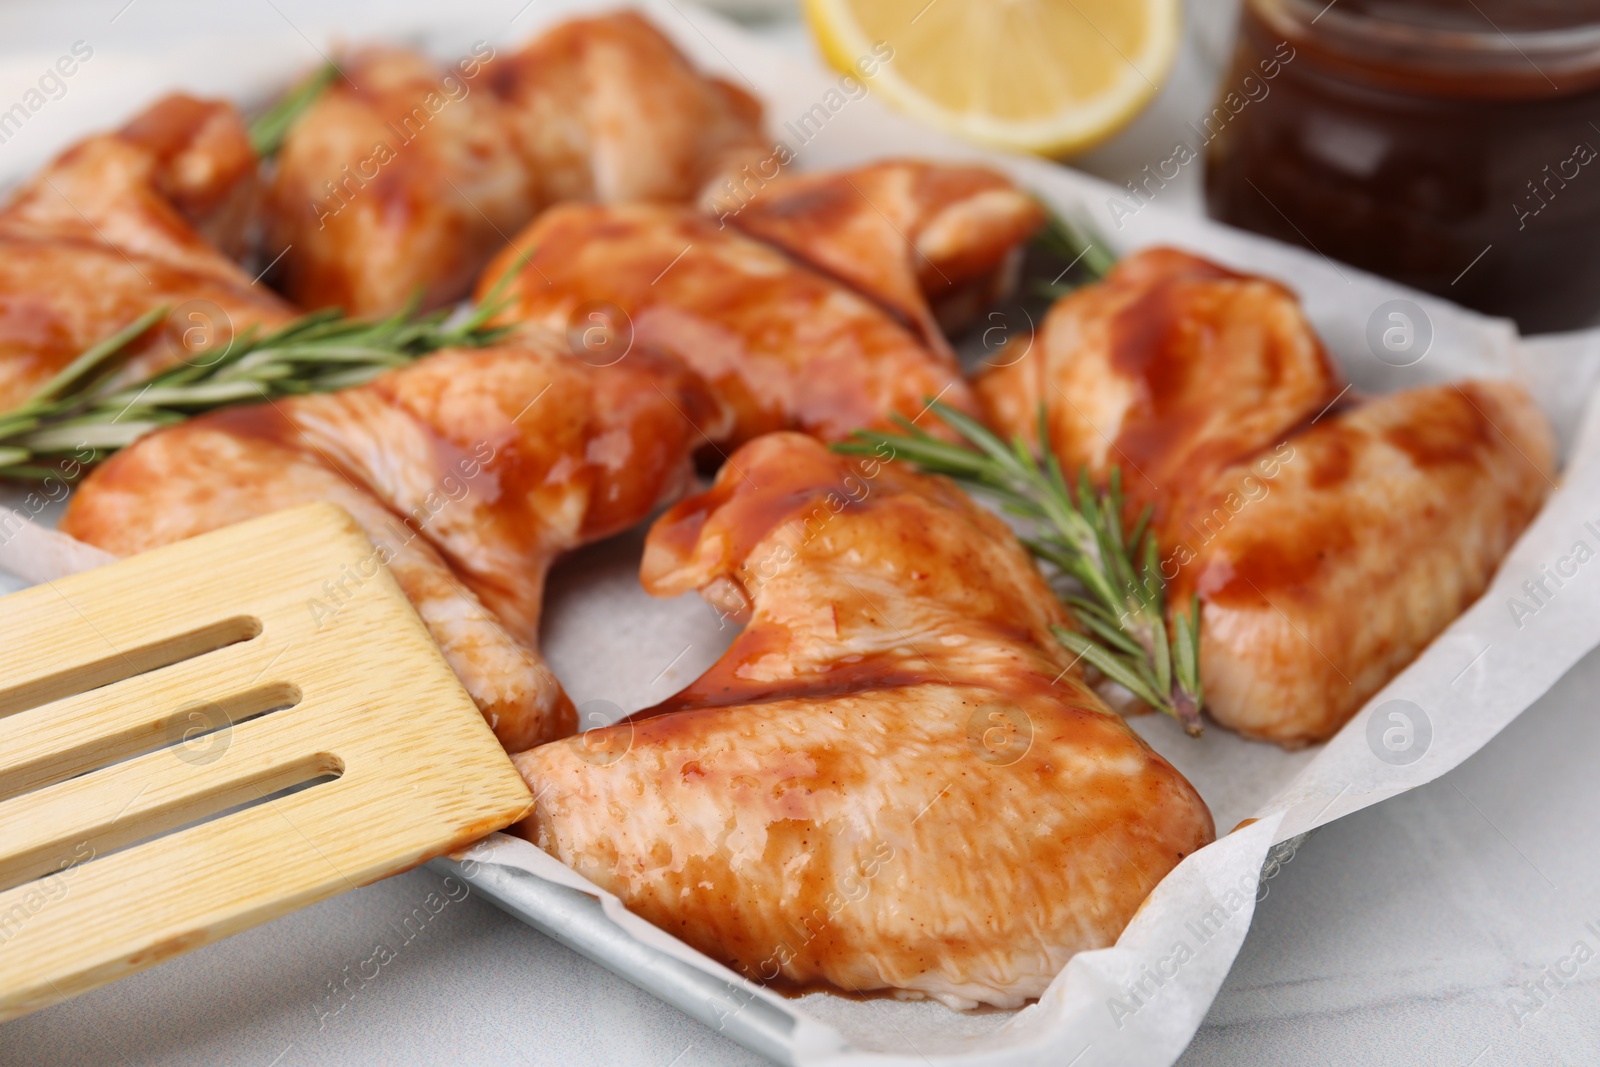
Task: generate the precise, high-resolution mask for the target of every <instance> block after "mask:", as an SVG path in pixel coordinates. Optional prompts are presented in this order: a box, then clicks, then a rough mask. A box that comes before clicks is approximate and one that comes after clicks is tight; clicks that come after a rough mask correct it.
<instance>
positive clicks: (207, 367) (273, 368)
mask: <svg viewBox="0 0 1600 1067" xmlns="http://www.w3.org/2000/svg"><path fill="white" fill-rule="evenodd" d="M481 310H482V309H481V308H480V309H478V311H474V312H472V313H471V314H468V315H467V316H465V317H464V318H463V319H462V320H461V321H460V322H459V323H458V324H457V325H455V326H446V325H445V323H446V321H447V318H448V313H445V312H431V313H429V314H426V315H417V314H416V312H415V305H414V304H413V305H412V306H411V307H409V308H408V309H406V310H403V311H401V312H399V313H397V314H395V315H391V316H390V317H388V318H386V319H383V320H380V321H377V322H371V321H364V320H356V319H347V318H345V316H344V315H343V314H342V313H341V312H339V311H337V310H325V311H317V312H313V313H311V314H309V315H305V316H302V317H300V318H298V319H296V320H294V321H293V322H290V323H288V324H286V325H284V326H282V327H280V328H278V329H276V330H272V331H262V330H260V329H258V328H255V327H252V328H250V329H247V330H244V331H242V332H241V333H240V334H239V335H238V336H237V337H235V338H234V339H233V341H232V343H231V344H230V345H229V346H228V347H227V349H226V350H224V351H223V352H221V353H219V354H217V355H216V356H215V358H212V359H208V360H204V361H194V362H190V363H183V364H178V365H176V366H172V367H168V368H166V369H165V370H162V371H159V372H157V373H156V374H153V375H151V376H149V377H148V378H146V379H144V380H143V381H139V382H133V383H125V382H122V381H119V380H118V378H117V375H116V371H117V370H118V369H119V368H120V367H121V366H122V365H123V364H124V363H125V362H126V361H127V358H128V356H129V355H130V354H131V353H132V351H133V345H134V344H135V342H136V341H138V339H139V338H140V337H141V336H142V335H144V334H145V333H146V332H147V331H148V330H150V329H151V328H153V327H155V326H156V325H157V323H159V322H160V321H161V319H162V318H163V317H164V316H165V314H166V309H165V308H159V307H158V308H152V309H151V310H150V311H149V312H147V313H146V314H144V315H142V316H140V317H139V318H138V319H136V320H134V321H133V322H132V323H130V324H128V325H127V326H126V327H124V328H123V329H121V330H118V331H117V332H116V333H114V334H112V335H111V336H110V337H107V338H106V339H105V340H104V341H101V342H100V343H99V344H96V345H94V346H93V347H91V348H90V349H88V350H87V351H85V352H84V353H83V354H82V355H81V356H79V357H78V358H77V359H75V360H73V362H72V363H71V364H70V365H69V366H67V367H66V368H65V369H64V370H62V372H61V373H59V374H57V375H56V376H55V377H54V378H52V379H51V380H50V382H48V383H47V384H46V386H45V387H44V389H42V390H40V392H39V393H37V394H35V396H33V397H32V398H31V399H29V400H28V402H27V403H25V404H23V405H22V406H21V407H19V408H17V409H15V410H13V411H11V412H8V413H5V414H0V478H9V479H12V480H20V481H35V482H37V481H40V480H43V479H45V478H50V477H55V478H61V477H64V473H63V472H64V471H66V470H69V469H70V470H71V471H73V472H74V474H75V475H76V474H81V473H82V472H83V471H84V470H85V469H87V468H88V467H90V466H92V465H93V464H94V463H97V462H99V461H100V460H102V459H104V458H106V457H107V456H109V455H110V454H111V453H113V452H115V451H117V450H118V449H120V448H126V447H127V446H128V445H129V444H131V443H132V442H133V441H135V440H137V439H138V438H139V437H141V436H143V435H144V434H146V433H149V432H151V431H152V430H156V429H159V428H161V427H163V426H170V425H172V424H173V423H177V422H182V421H183V420H184V419H187V418H191V417H193V416H194V415H198V414H201V413H202V412H206V411H213V410H216V409H218V408H223V407H229V406H232V405H235V404H243V403H254V402H260V401H263V400H271V399H274V398H276V397H286V396H299V395H302V394H305V393H314V392H327V391H330V390H334V389H343V388H346V387H349V386H352V385H359V384H362V383H364V382H367V381H370V380H372V379H373V378H374V377H376V376H377V375H379V374H382V373H383V372H384V371H387V370H391V369H393V368H395V367H403V366H405V365H406V364H408V363H411V362H413V361H415V360H416V359H418V358H420V357H422V356H424V355H427V354H428V353H429V352H434V351H437V350H438V349H441V348H449V347H458V346H464V347H481V346H484V345H490V344H494V343H495V342H496V341H498V340H499V339H500V338H502V337H504V336H506V334H507V333H508V332H509V330H508V329H507V328H505V327H490V326H487V325H485V322H486V316H484V315H482V314H480V313H479V312H481ZM63 457H65V458H69V459H70V461H71V462H70V463H66V462H61V463H58V464H57V466H56V467H54V468H53V467H52V466H51V464H50V463H49V462H47V461H48V460H50V459H52V458H56V459H61V458H63Z"/></svg>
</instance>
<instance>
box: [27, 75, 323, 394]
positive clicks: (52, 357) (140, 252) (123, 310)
mask: <svg viewBox="0 0 1600 1067" xmlns="http://www.w3.org/2000/svg"><path fill="white" fill-rule="evenodd" d="M255 183H256V157H255V153H254V152H253V151H252V149H251V147H250V142H249V138H248V137H247V135H246V133H245V128H244V125H243V123H242V122H241V120H240V118H239V114H238V112H237V111H235V110H234V108H233V106H232V105H230V104H227V103H223V102H220V101H207V100H198V99H195V98H193V97H188V96H182V95H176V96H169V97H166V98H165V99H163V100H161V101H158V102H157V103H156V104H154V105H153V106H151V107H150V108H148V109H147V110H146V111H144V112H143V113H141V114H140V115H139V116H138V117H136V118H135V119H134V120H133V121H132V122H130V123H128V125H126V126H124V127H123V128H122V129H121V130H118V131H116V132H114V133H106V134H99V135H96V136H93V137H90V138H88V139H86V140H84V141H82V142H80V143H79V144H77V145H75V146H73V147H72V148H70V149H68V150H67V151H66V152H64V153H62V154H61V155H60V156H58V157H57V158H56V159H55V160H54V161H53V162H51V163H50V165H49V166H47V167H46V168H45V169H44V170H43V171H42V172H41V173H40V174H39V175H38V176H37V177H36V178H34V179H33V180H32V181H31V182H29V183H28V184H26V185H24V186H23V187H22V188H21V189H20V190H19V191H18V192H17V194H16V195H15V196H14V197H13V198H12V200H11V202H10V203H9V204H8V205H6V207H5V208H4V209H0V410H5V409H8V408H12V407H15V406H16V405H18V404H20V403H22V402H23V401H24V400H26V399H27V398H28V396H29V395H30V394H32V393H33V392H34V391H35V390H37V389H38V388H39V386H41V385H43V384H44V383H45V382H46V381H47V380H48V379H49V378H50V377H51V376H52V375H54V374H55V373H56V372H57V371H59V370H61V369H62V368H63V367H65V366H66V365H67V364H68V363H70V362H71V361H72V360H73V359H75V358H77V356H78V355H80V354H81V353H82V352H83V351H84V350H85V349H87V348H89V347H91V346H92V345H94V344H96V343H97V342H99V341H101V340H104V339H105V338H106V337H108V336H110V335H111V334H113V333H115V332H116V331H118V330H120V329H121V328H122V327H124V326H126V325H127V324H128V323H130V322H132V321H133V320H134V319H137V318H138V317H139V316H141V315H143V314H145V313H146V312H148V311H150V310H151V309H152V308H154V307H157V306H161V305H168V306H171V307H172V308H173V309H174V312H173V316H172V318H171V319H170V320H169V325H170V328H167V329H153V330H151V331H149V333H148V334H147V335H146V336H145V337H143V338H141V339H140V340H139V341H136V342H135V343H134V345H133V346H132V350H133V352H134V356H133V358H132V360H131V361H130V364H129V366H128V368H127V373H128V374H129V375H131V376H142V375H145V374H149V373H153V372H154V371H156V370H158V369H160V368H162V367H165V366H167V365H169V364H171V363H173V362H175V361H177V360H178V359H180V358H186V357H193V356H195V355H198V354H199V353H198V351H197V350H196V348H195V344H196V343H203V342H218V341H223V340H225V339H226V338H229V337H232V336H235V335H237V334H239V333H242V332H243V331H244V330H246V329H247V328H248V327H250V326H252V325H260V326H263V327H266V328H271V327H273V326H276V325H281V324H282V323H285V322H287V321H288V320H289V319H291V318H292V317H293V315H294V312H293V309H291V308H290V307H289V306H288V305H287V304H285V303H284V302H283V301H282V300H280V299H279V298H278V297H277V296H275V295H273V294H272V293H271V292H269V291H268V290H267V289H265V288H263V287H260V286H256V285H253V284H252V283H251V279H250V276H249V275H247V274H245V273H244V272H243V271H242V270H241V269H240V268H239V267H238V266H237V265H236V264H235V263H233V262H232V261H231V260H230V259H229V258H228V257H227V255H225V254H224V252H223V251H222V249H227V250H229V251H231V252H235V253H237V252H238V251H240V250H242V248H243V247H244V245H245V244H246V242H247V239H248V226H247V222H248V219H249V217H250V215H251V213H252V205H253V204H254V202H255V197H256V184H255ZM196 330H198V331H199V332H194V331H196Z"/></svg>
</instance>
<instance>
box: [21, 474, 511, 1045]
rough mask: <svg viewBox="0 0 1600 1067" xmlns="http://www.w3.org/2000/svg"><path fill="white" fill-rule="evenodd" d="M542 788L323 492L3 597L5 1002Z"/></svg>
mask: <svg viewBox="0 0 1600 1067" xmlns="http://www.w3.org/2000/svg"><path fill="white" fill-rule="evenodd" d="M531 804H532V797H531V796H530V795H529V793H528V789H527V787H526V786H525V785H524V784H523V782H522V779H521V778H519V777H518V776H517V773H516V771H515V770H514V769H513V768H512V766H511V762H510V761H509V760H508V759H507V758H506V756H505V754H504V752H502V751H501V749H500V746H499V744H497V743H496V741H495V739H494V735H493V734H491V733H490V732H489V728H488V726H487V725H486V724H485V723H484V721H483V717H482V716H481V715H480V714H479V713H478V710H477V708H476V707H475V706H474V705H473V703H472V701H471V699H470V698H469V697H468V696H467V694H466V692H465V691H464V690H463V689H462V688H461V685H460V683H459V682H457V681H456V678H455V675H454V674H453V673H451V670H450V668H449V667H448V666H447V665H446V664H445V661H444V658H443V656H442V655H441V654H440V652H439V649H438V647H437V646H436V645H434V643H433V641H432V640H431V639H430V638H429V636H428V633H427V631H426V630H425V629H424V628H423V625H422V622H421V620H420V619H418V618H417V615H416V613H415V612H414V611H413V610H412V608H411V606H410V604H409V603H408V602H407V601H406V599H405V597H404V596H403V595H402V594H401V592H400V589H399V587H398V586H397V585H396V584H395V582H394V579H393V578H392V577H390V575H389V572H388V570H387V569H385V568H384V567H383V566H382V565H381V563H380V559H379V556H378V554H377V552H376V551H375V550H374V548H373V546H372V543H371V542H370V541H368V540H367V538H366V537H365V536H364V535H363V534H362V533H361V531H360V530H359V529H358V528H357V527H356V525H355V523H354V522H353V521H351V519H350V518H349V516H348V515H346V514H345V513H344V512H342V511H340V510H339V509H338V508H335V507H333V506H331V505H326V504H319V505H312V506H310V507H305V508H296V509H294V510H291V511H284V512H280V513H278V514H276V515H271V516H268V517H266V518H262V519H257V520H254V521H251V522H246V523H242V524H240V525H238V526H233V527H229V528H227V529H224V530H218V531H216V532H214V533H210V534H206V535H204V536H202V537H196V538H194V539H192V540H189V541H184V542H180V543H177V544H173V545H169V546H167V547H165V548H161V549H157V550H155V551H153V552H148V553H145V554H144V555H141V556H136V557H133V558H131V559H126V560H122V561H120V562H117V563H113V564H111V565H109V566H106V567H102V568H99V569H97V570H93V571H89V572H86V573H83V574H78V575H74V576H72V577H69V578H63V579H60V580H58V581H55V582H49V583H46V584H43V585H39V586H36V587H34V588H31V589H27V590H24V591H23V592H20V593H16V594H13V595H11V596H8V597H5V598H3V599H0V1019H6V1018H10V1017H12V1016H16V1015H20V1014H23V1013H25V1012H29V1011H33V1010H35V1009H38V1008H41V1007H44V1006H45V1005H47V1004H51V1003H54V1002H56V1001H59V1000H63V999H65V998H67V997H70V996H73V995H75V994H77V993H81V992H83V991H85V990H88V989H91V988H93V987H95V986H98V985H101V984H104V983H106V982H109V981H112V980H114V979H116V978H120V977H122V976H124V975H127V974H131V973H133V972H134V971H137V970H140V969H142V968H144V967H148V966H150V965H151V964H153V963H158V962H160V961H162V960H164V959H168V958H170V957H172V956H176V955H178V954H180V953H183V952H187V951H188V950H190V949H193V948H196V947H198V946H200V945H204V944H207V943H208V942H211V941H215V940H217V939H219V938H222V937H225V936H227V935H229V934H232V933H235V932H237V931H239V930H243V929H245V928H247V927H249V926H253V925H255V924H257V923H260V922H264V921H266V920H267V919H271V918H274V917H275V916H278V915H281V914H283V913H284V912H287V911H290V910H292V909H294V908H298V907H301V906H303V905H306V904H310V903H312V902H314V901H318V900H322V899H324V898H326V897H329V896H332V895H334V894H335V893H339V892H342V891H343V890H346V889H352V888H354V887H356V886H360V885H365V884H367V883H368V882H372V881H374V880H376V879H378V878H382V877H383V876H385V875H388V874H393V873H396V872H398V871H402V870H405V869H406V868H408V867H412V866H415V865H416V864H418V863H421V862H423V861H424V860H427V859H429V858H430V857H433V856H437V855H440V854H442V853H445V852H448V851H451V850H454V849H456V848H459V847H460V846H462V845H465V844H466V843H468V842H470V841H473V840H475V839H477V838H479V837H482V836H483V835H484V834H486V833H488V832H489V831H491V830H494V829H497V828H499V827H501V826H505V825H507V824H509V823H511V822H512V821H514V820H515V819H517V818H518V817H520V816H521V815H523V814H524V813H525V812H526V811H527V809H528V808H529V807H530V805H531Z"/></svg>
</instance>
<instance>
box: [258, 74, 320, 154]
mask: <svg viewBox="0 0 1600 1067" xmlns="http://www.w3.org/2000/svg"><path fill="white" fill-rule="evenodd" d="M338 76H339V68H338V67H336V66H334V65H333V64H332V63H331V62H329V63H324V64H323V65H322V66H320V67H318V68H317V69H316V70H314V71H312V72H311V73H310V74H308V75H307V76H306V77H305V78H303V79H301V81H300V83H299V84H298V85H296V86H294V87H293V88H292V89H290V90H289V91H288V92H286V93H284V94H283V97H282V98H281V99H280V100H279V101H278V102H277V103H275V104H273V105H272V106H271V107H269V108H267V110H265V111H263V112H262V113H261V114H260V115H258V116H256V120H255V121H254V122H252V123H251V124H250V145H251V147H252V148H254V149H255V150H256V156H257V157H258V158H261V159H266V158H267V157H268V156H272V155H276V154H277V151H278V149H279V148H281V147H283V139H284V138H285V137H287V136H288V135H289V127H291V126H293V125H294V124H295V122H296V120H298V119H299V118H300V116H301V115H302V114H304V113H305V111H306V109H307V108H309V107H310V106H311V105H312V104H314V103H316V100H317V97H319V96H321V95H322V91H323V90H324V89H326V88H327V87H328V86H330V85H332V84H333V80H334V79H335V78H337V77H338Z"/></svg>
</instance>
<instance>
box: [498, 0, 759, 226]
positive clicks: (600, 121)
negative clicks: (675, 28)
mask: <svg viewBox="0 0 1600 1067" xmlns="http://www.w3.org/2000/svg"><path fill="white" fill-rule="evenodd" d="M488 79H489V81H490V82H491V84H492V85H493V86H494V89H495V92H497V93H498V94H500V96H501V97H502V98H503V99H504V100H505V101H506V102H507V104H508V105H509V106H510V108H511V113H512V125H513V132H514V135H515V137H516V138H517V142H518V144H519V145H520V146H521V148H522V152H523V155H524V156H525V157H526V159H527V161H528V166H529V168H530V170H531V171H532V174H533V178H534V181H535V182H536V183H537V188H538V196H539V201H540V203H541V204H552V203H555V202H557V201H561V200H597V201H599V202H601V203H606V204H613V203H622V202H626V201H635V200H647V201H671V202H678V203H689V202H692V201H694V200H695V199H696V198H697V197H699V195H700V193H701V191H702V190H703V189H704V188H705V187H706V186H707V185H708V184H709V183H712V182H714V181H715V180H717V179H718V177H719V176H720V175H722V174H723V173H725V172H732V171H734V170H737V169H738V168H740V167H742V166H744V165H745V164H746V163H753V162H755V161H757V160H760V159H762V158H763V157H765V156H767V155H769V154H770V153H771V152H772V146H771V144H770V143H769V142H767V141H766V140H765V137H764V135H763V133H762V128H761V104H760V103H759V102H758V101H756V100H755V98H754V97H752V96H750V95H749V94H748V93H746V92H745V91H744V90H742V89H739V88H737V87H736V86H734V85H731V84H729V83H728V82H725V81H723V80H721V79H720V78H712V77H707V76H706V75H704V74H701V73H700V72H699V71H697V70H696V69H695V68H694V66H693V65H692V64H690V62H689V61H688V59H686V58H685V57H684V55H683V53H681V52H679V51H678V49H677V48H676V47H674V45H673V44H672V42H671V41H669V40H668V39H667V38H666V37H665V36H664V35H663V34H662V33H661V31H660V30H658V29H656V28H655V27H654V26H652V25H651V24H650V22H649V21H648V20H646V19H645V18H643V17H642V16H640V15H638V14H636V13H634V12H631V11H620V12H616V13H614V14H608V15H602V16H599V17H598V18H582V19H573V20H572V21H570V22H564V23H561V24H560V25H558V26H555V27H554V28H552V29H550V30H549V31H547V32H546V33H544V34H542V35H540V36H539V37H537V38H535V39H534V40H532V41H530V42H529V43H528V44H527V45H525V46H524V47H523V48H522V49H521V50H520V51H517V52H514V53H512V54H511V55H509V56H506V57H504V58H502V59H497V60H495V61H494V62H493V63H492V64H491V65H490V66H489V69H488Z"/></svg>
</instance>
